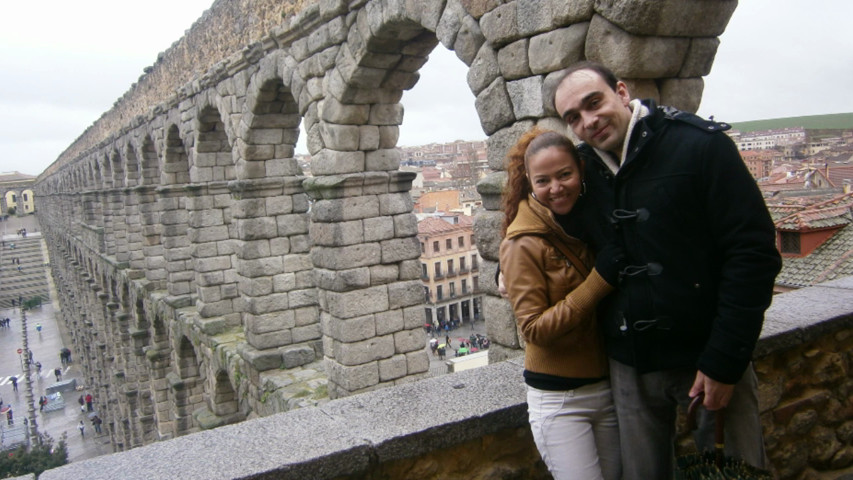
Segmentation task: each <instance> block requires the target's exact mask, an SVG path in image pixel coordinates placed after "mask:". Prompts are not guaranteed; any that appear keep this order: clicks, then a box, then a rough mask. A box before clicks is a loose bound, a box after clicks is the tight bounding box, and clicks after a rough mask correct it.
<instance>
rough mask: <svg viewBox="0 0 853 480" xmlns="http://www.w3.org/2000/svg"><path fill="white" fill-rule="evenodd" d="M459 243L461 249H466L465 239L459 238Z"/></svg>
mask: <svg viewBox="0 0 853 480" xmlns="http://www.w3.org/2000/svg"><path fill="white" fill-rule="evenodd" d="M457 242H458V243H459V248H462V247H464V246H465V237H459V238H458V239H457Z"/></svg>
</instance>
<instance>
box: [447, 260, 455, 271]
mask: <svg viewBox="0 0 853 480" xmlns="http://www.w3.org/2000/svg"><path fill="white" fill-rule="evenodd" d="M453 273H454V270H453V260H448V261H447V274H448V275H453Z"/></svg>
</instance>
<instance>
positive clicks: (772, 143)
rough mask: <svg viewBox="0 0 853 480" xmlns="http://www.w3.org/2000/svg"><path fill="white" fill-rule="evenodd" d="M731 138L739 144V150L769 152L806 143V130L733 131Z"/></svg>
mask: <svg viewBox="0 0 853 480" xmlns="http://www.w3.org/2000/svg"><path fill="white" fill-rule="evenodd" d="M729 136H730V137H732V139H733V140H734V141H735V143H736V144H737V148H738V150H741V151H745V150H767V149H770V148H776V147H781V146H794V145H802V144H805V143H806V140H807V135H806V129H805V128H803V127H791V128H779V129H773V130H758V131H754V132H739V131H736V130H733V131H731V132H730V133H729Z"/></svg>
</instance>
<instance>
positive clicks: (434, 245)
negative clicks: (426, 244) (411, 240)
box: [432, 240, 438, 252]
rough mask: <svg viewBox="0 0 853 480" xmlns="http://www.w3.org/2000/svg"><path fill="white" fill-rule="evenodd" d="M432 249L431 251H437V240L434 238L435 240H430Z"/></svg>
mask: <svg viewBox="0 0 853 480" xmlns="http://www.w3.org/2000/svg"><path fill="white" fill-rule="evenodd" d="M432 251H433V252H437V251H438V240H436V241H434V242H432Z"/></svg>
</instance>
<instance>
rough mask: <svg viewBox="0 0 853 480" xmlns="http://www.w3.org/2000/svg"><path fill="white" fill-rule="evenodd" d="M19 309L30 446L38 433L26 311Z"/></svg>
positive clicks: (36, 439) (35, 440) (37, 437)
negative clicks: (24, 358)
mask: <svg viewBox="0 0 853 480" xmlns="http://www.w3.org/2000/svg"><path fill="white" fill-rule="evenodd" d="M20 308H21V329H22V335H21V338H22V340H23V348H24V355H26V356H27V361H26V362H24V375H25V378H26V383H25V388H26V389H27V394H26V399H27V417H28V418H29V421H30V431H29V439H30V445H33V444H34V442H38V439H39V431H38V425H37V424H36V407H35V405H34V404H33V398H34V397H33V382H32V380H31V379H30V362H29V356H30V349H29V342H28V340H27V310H26V309H25V308H24V306H23V305H21V306H20Z"/></svg>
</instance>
